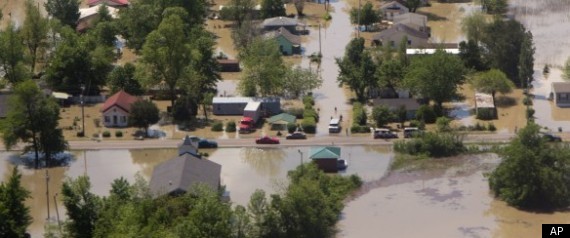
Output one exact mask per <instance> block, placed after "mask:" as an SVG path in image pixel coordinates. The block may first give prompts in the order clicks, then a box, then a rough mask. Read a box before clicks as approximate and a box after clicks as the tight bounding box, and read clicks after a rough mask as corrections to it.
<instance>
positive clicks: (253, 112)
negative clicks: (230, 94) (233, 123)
mask: <svg viewBox="0 0 570 238" xmlns="http://www.w3.org/2000/svg"><path fill="white" fill-rule="evenodd" d="M243 116H244V117H249V118H251V119H253V121H254V122H255V123H257V121H258V120H259V118H260V117H261V102H249V103H248V104H247V105H246V106H245V108H244V109H243Z"/></svg>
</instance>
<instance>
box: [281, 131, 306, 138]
mask: <svg viewBox="0 0 570 238" xmlns="http://www.w3.org/2000/svg"><path fill="white" fill-rule="evenodd" d="M285 139H287V140H296V139H307V135H305V133H303V132H300V131H296V132H293V133H291V134H289V135H287V137H285Z"/></svg>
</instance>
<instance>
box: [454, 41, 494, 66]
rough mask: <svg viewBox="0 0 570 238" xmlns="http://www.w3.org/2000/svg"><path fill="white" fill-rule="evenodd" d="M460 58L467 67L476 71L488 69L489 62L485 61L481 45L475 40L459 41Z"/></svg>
mask: <svg viewBox="0 0 570 238" xmlns="http://www.w3.org/2000/svg"><path fill="white" fill-rule="evenodd" d="M459 58H461V60H462V61H463V65H465V67H466V68H467V69H473V70H475V71H484V70H487V69H488V67H487V63H486V62H484V61H483V58H482V52H481V47H479V46H478V45H477V43H475V41H472V40H470V41H468V42H465V41H462V42H460V43H459Z"/></svg>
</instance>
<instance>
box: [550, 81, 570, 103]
mask: <svg viewBox="0 0 570 238" xmlns="http://www.w3.org/2000/svg"><path fill="white" fill-rule="evenodd" d="M552 94H553V95H552V96H553V99H554V103H555V104H556V106H558V107H570V82H555V83H552Z"/></svg>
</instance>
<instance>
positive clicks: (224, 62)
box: [218, 59, 241, 72]
mask: <svg viewBox="0 0 570 238" xmlns="http://www.w3.org/2000/svg"><path fill="white" fill-rule="evenodd" d="M218 64H219V65H220V72H239V71H241V69H240V67H239V61H238V60H235V59H218Z"/></svg>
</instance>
